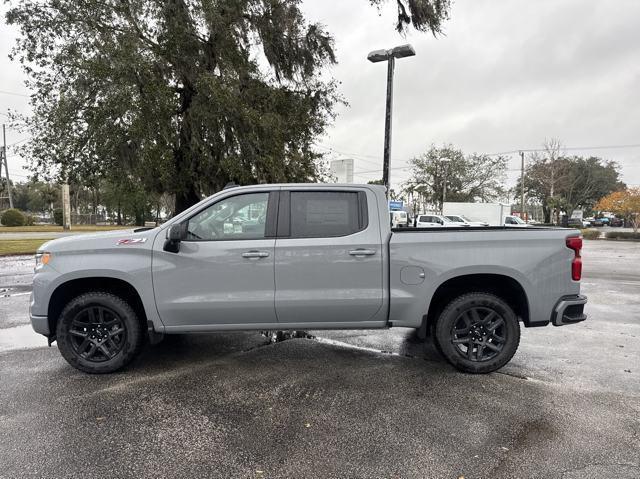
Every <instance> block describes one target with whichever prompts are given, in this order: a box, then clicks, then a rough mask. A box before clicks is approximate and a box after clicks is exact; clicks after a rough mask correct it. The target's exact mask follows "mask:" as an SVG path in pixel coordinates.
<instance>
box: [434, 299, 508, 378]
mask: <svg viewBox="0 0 640 479" xmlns="http://www.w3.org/2000/svg"><path fill="white" fill-rule="evenodd" d="M435 341H436V343H437V347H438V350H439V351H440V352H441V353H442V355H443V356H444V357H445V359H446V360H447V361H448V362H449V363H451V364H452V365H453V366H455V367H456V368H457V369H459V370H461V371H464V372H466V373H476V374H483V373H490V372H492V371H496V370H497V369H500V368H501V367H502V366H504V365H505V364H507V363H508V362H509V361H510V360H511V358H512V357H513V355H514V354H515V353H516V350H517V349H518V345H519V344H520V323H519V322H518V318H517V317H516V315H515V313H514V312H513V310H512V309H511V307H510V306H509V305H508V304H507V303H505V302H504V301H503V300H502V299H500V298H499V297H497V296H495V295H493V294H489V293H482V292H476V293H467V294H463V295H462V296H458V297H457V298H455V299H454V300H453V301H451V303H449V304H448V305H447V306H446V307H445V308H444V310H443V311H442V313H441V314H440V316H439V318H438V321H437V322H436V326H435Z"/></svg>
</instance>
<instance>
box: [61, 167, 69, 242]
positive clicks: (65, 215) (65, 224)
mask: <svg viewBox="0 0 640 479" xmlns="http://www.w3.org/2000/svg"><path fill="white" fill-rule="evenodd" d="M62 229H63V230H66V231H68V230H70V229H71V200H70V198H69V183H67V179H66V178H65V180H64V184H63V185H62Z"/></svg>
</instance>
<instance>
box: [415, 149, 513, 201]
mask: <svg viewBox="0 0 640 479" xmlns="http://www.w3.org/2000/svg"><path fill="white" fill-rule="evenodd" d="M507 161H508V158H506V157H504V156H487V155H481V154H476V153H473V154H465V153H464V152H463V151H462V150H459V149H457V148H455V147H454V146H452V145H447V146H443V147H442V148H437V147H435V146H432V147H431V148H430V149H429V150H428V151H426V152H425V153H424V154H422V155H421V156H419V157H417V158H414V159H412V160H411V161H410V164H411V167H412V169H411V177H410V179H409V180H408V181H407V182H406V183H405V184H404V187H403V191H404V192H405V193H406V194H407V196H409V197H411V200H413V201H414V202H415V203H417V204H421V206H422V209H424V208H425V207H429V206H431V207H434V208H435V209H436V210H441V209H442V197H443V194H444V188H445V183H446V199H447V201H464V202H474V201H485V202H486V201H494V200H496V199H498V198H500V197H501V196H503V195H504V193H505V190H504V188H503V182H504V180H505V171H506V168H507ZM418 198H419V199H418ZM411 200H410V201H411Z"/></svg>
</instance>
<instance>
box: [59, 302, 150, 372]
mask: <svg viewBox="0 0 640 479" xmlns="http://www.w3.org/2000/svg"><path fill="white" fill-rule="evenodd" d="M56 340H57V342H58V349H59V350H60V353H61V354H62V357H63V358H64V359H65V360H66V361H67V362H68V363H69V364H70V365H71V366H73V367H74V368H76V369H79V370H80V371H84V372H86V373H91V374H105V373H112V372H114V371H117V370H119V369H121V368H123V367H124V366H126V365H127V364H128V363H129V362H131V360H132V359H133V358H134V357H136V356H137V355H138V353H139V352H140V349H141V347H142V344H143V340H144V334H143V328H142V324H141V322H140V320H139V319H138V316H137V315H136V313H135V311H134V310H133V308H132V307H131V306H130V305H129V304H128V303H127V302H126V301H124V300H123V299H122V298H120V297H118V296H116V295H114V294H111V293H105V292H101V291H94V292H89V293H84V294H81V295H80V296H77V297H75V298H73V299H72V300H71V301H69V303H68V304H67V305H66V306H65V307H64V309H63V310H62V313H61V314H60V318H59V319H58V325H57V328H56Z"/></svg>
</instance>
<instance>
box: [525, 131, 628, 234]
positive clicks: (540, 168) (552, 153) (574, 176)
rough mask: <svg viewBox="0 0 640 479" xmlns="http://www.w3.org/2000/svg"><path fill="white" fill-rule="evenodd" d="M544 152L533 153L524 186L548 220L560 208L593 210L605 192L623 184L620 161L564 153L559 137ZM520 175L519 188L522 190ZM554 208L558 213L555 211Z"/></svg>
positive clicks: (526, 192)
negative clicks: (617, 162) (618, 162)
mask: <svg viewBox="0 0 640 479" xmlns="http://www.w3.org/2000/svg"><path fill="white" fill-rule="evenodd" d="M553 144H554V145H555V146H552V147H549V143H547V147H546V148H545V151H544V152H543V153H541V154H533V155H532V156H531V157H530V158H529V162H528V165H527V167H526V168H525V175H524V176H525V179H524V189H525V194H526V196H527V198H530V199H534V200H536V201H537V202H539V203H540V204H541V205H542V210H543V213H544V221H545V223H549V222H551V220H552V216H555V220H556V221H557V217H558V215H559V213H560V211H561V210H564V211H566V212H569V213H570V212H571V211H572V210H574V209H577V208H581V209H585V210H590V209H591V208H593V206H594V204H595V203H596V202H597V201H598V200H599V199H600V198H602V197H603V196H606V195H608V194H609V193H611V192H612V191H616V190H619V189H621V188H624V183H622V182H621V181H620V174H619V171H618V165H617V164H616V163H615V162H613V161H606V160H603V159H602V158H597V157H587V158H584V157H580V156H564V155H563V154H562V153H561V146H560V143H559V142H557V140H555V141H554V143H553ZM520 188H521V183H520V178H518V183H517V185H516V188H515V189H516V191H518V192H519V191H520ZM554 212H555V215H554Z"/></svg>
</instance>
